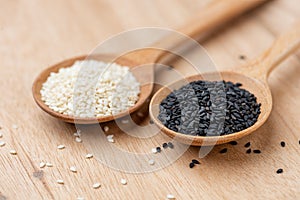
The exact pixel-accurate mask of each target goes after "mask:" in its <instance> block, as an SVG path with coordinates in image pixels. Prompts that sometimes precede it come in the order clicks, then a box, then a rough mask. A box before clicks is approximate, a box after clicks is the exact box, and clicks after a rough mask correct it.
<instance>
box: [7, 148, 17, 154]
mask: <svg viewBox="0 0 300 200" xmlns="http://www.w3.org/2000/svg"><path fill="white" fill-rule="evenodd" d="M9 153H10V154H11V155H17V151H16V150H14V149H12V150H10V151H9Z"/></svg>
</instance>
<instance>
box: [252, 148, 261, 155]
mask: <svg viewBox="0 0 300 200" xmlns="http://www.w3.org/2000/svg"><path fill="white" fill-rule="evenodd" d="M253 153H257V154H259V153H261V151H260V150H258V149H255V150H253Z"/></svg>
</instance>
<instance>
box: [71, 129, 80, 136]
mask: <svg viewBox="0 0 300 200" xmlns="http://www.w3.org/2000/svg"><path fill="white" fill-rule="evenodd" d="M73 135H74V136H75V137H80V136H81V130H79V129H78V130H77V131H76V132H75V133H74V134H73Z"/></svg>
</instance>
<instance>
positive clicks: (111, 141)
mask: <svg viewBox="0 0 300 200" xmlns="http://www.w3.org/2000/svg"><path fill="white" fill-rule="evenodd" d="M106 138H107V141H108V142H110V143H114V142H115V140H114V135H108V136H106Z"/></svg>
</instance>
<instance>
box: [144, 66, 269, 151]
mask: <svg viewBox="0 0 300 200" xmlns="http://www.w3.org/2000/svg"><path fill="white" fill-rule="evenodd" d="M215 77H222V79H223V80H225V81H231V82H234V83H237V82H240V83H243V86H242V87H241V88H243V89H246V90H248V91H249V92H251V93H252V94H254V95H255V96H256V97H257V102H259V103H261V114H260V115H259V117H258V119H257V122H256V123H255V124H254V125H253V126H251V127H249V128H247V129H244V130H242V131H239V132H236V133H234V134H228V135H222V136H210V137H206V136H192V135H186V134H182V133H178V132H175V131H173V130H170V129H168V128H167V127H165V126H164V125H163V124H162V122H161V121H160V120H159V119H158V114H159V105H160V103H161V102H162V101H163V100H164V99H165V98H166V97H167V96H168V95H169V94H170V93H171V92H172V91H174V90H177V89H179V88H180V87H182V86H184V85H186V84H188V83H189V82H193V81H198V80H210V81H220V80H218V79H215ZM271 110H272V96H271V92H270V89H269V86H268V85H267V84H266V82H264V81H261V80H258V79H254V78H252V77H249V76H246V75H243V74H241V73H236V72H232V71H227V72H226V71H224V72H215V73H214V72H211V73H205V74H202V75H201V74H199V75H194V76H190V77H187V78H186V79H182V80H179V81H176V82H174V83H172V84H170V85H168V86H165V87H162V88H161V89H159V90H158V91H157V92H156V93H155V95H154V96H153V97H152V99H151V102H150V106H149V114H150V117H151V119H152V120H153V121H154V123H155V124H156V125H157V126H158V127H159V128H160V129H161V131H162V132H163V133H165V134H166V135H168V136H170V137H172V138H174V139H176V140H178V141H180V142H181V143H184V144H189V145H193V146H209V145H214V144H223V143H227V142H230V141H233V140H237V139H239V138H241V137H244V136H246V135H248V134H250V133H252V132H253V131H255V130H256V129H258V128H259V127H260V126H262V125H263V124H264V123H265V121H266V120H267V119H268V117H269V115H270V113H271Z"/></svg>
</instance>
